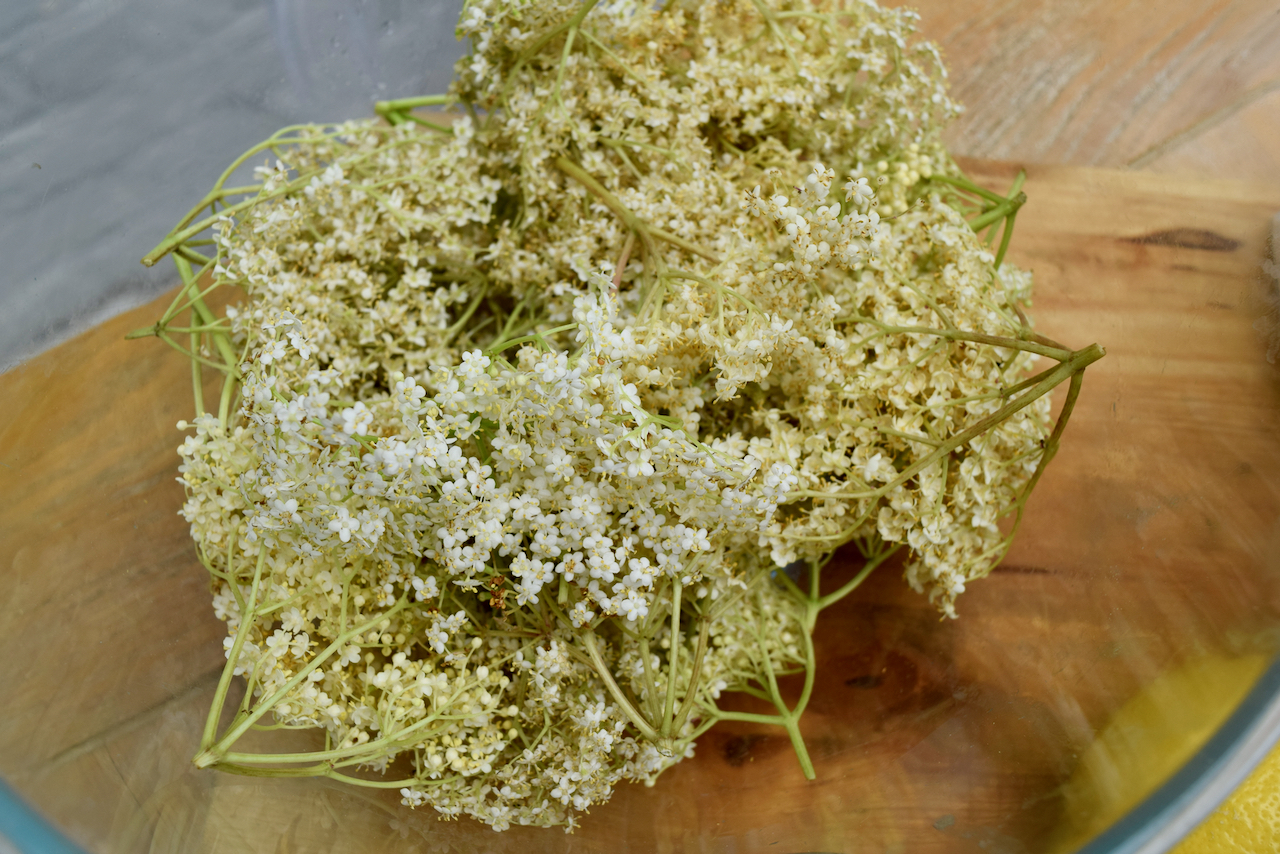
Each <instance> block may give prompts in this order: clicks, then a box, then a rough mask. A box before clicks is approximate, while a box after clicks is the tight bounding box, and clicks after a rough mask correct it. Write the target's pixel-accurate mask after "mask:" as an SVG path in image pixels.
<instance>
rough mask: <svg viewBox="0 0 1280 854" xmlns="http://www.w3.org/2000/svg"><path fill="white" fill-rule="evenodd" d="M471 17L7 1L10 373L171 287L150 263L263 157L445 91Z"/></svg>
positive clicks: (449, 1)
mask: <svg viewBox="0 0 1280 854" xmlns="http://www.w3.org/2000/svg"><path fill="white" fill-rule="evenodd" d="M461 6H462V3H461V0H0V369H5V368H7V367H9V366H11V365H12V364H14V362H15V361H17V360H20V359H21V358H23V357H25V356H29V355H31V354H32V353H34V352H38V351H39V350H41V349H44V348H45V347H47V346H49V345H51V344H53V343H55V342H56V341H59V340H62V339H64V338H66V337H69V336H70V335H72V334H75V333H76V332H78V331H80V330H82V329H85V328H87V327H89V326H91V325H93V324H94V323H97V322H99V321H101V320H102V319H104V318H105V317H107V316H109V315H111V314H115V313H117V312H119V311H122V310H124V309H126V308H130V307H132V306H134V305H138V304H140V303H142V302H145V301H146V300H148V299H150V298H152V297H154V296H155V295H156V294H158V293H159V292H161V291H163V290H164V289H166V288H167V287H169V286H170V285H171V284H172V282H173V280H174V272H173V267H172V264H170V263H168V262H162V263H161V264H158V265H157V266H156V267H155V268H153V269H151V270H147V269H145V268H143V267H142V266H141V264H139V263H138V259H139V258H141V257H142V256H143V255H144V254H145V253H146V252H147V251H148V250H150V249H151V247H152V246H154V245H155V244H156V243H158V242H159V240H160V239H161V238H162V237H163V236H164V235H165V233H166V232H168V230H169V228H170V227H172V225H173V224H174V223H175V222H176V220H177V219H178V218H179V217H180V216H181V215H182V214H183V213H185V212H186V211H187V210H188V209H189V208H190V207H191V205H192V204H194V203H195V202H196V201H198V200H199V198H200V197H201V196H202V195H203V194H204V193H205V192H206V191H207V190H208V189H209V186H210V185H211V184H212V182H213V181H214V180H215V179H216V177H217V176H218V174H219V173H221V171H222V170H223V169H224V168H225V166H226V165H227V164H228V163H229V162H230V161H231V160H232V159H234V158H235V157H236V156H237V155H239V154H240V153H242V152H243V151H244V150H246V149H247V148H249V147H250V146H251V145H253V144H254V143H256V142H258V141H260V140H261V139H263V138H264V137H266V136H268V135H270V134H271V133H272V132H274V131H275V130H277V129H278V128H280V127H282V126H284V125H288V124H294V123H297V122H318V121H339V120H344V119H350V118H358V117H361V116H369V115H372V102H373V101H374V100H378V99H383V98H396V97H406V96H409V95H418V94H430V93H436V92H443V91H444V90H445V88H446V87H447V86H448V82H449V78H450V74H451V68H452V64H453V62H454V60H455V59H456V58H457V57H459V56H461V55H462V53H463V52H464V46H463V45H461V44H459V43H458V42H457V41H455V39H454V22H455V21H456V19H457V16H458V12H459V10H460V9H461ZM35 164H39V166H38V167H37V166H36V165H35Z"/></svg>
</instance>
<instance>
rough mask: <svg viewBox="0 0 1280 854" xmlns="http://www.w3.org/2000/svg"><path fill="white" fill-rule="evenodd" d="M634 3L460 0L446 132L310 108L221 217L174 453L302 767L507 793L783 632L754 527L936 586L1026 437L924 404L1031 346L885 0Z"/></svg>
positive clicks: (561, 779) (489, 804)
mask: <svg viewBox="0 0 1280 854" xmlns="http://www.w3.org/2000/svg"><path fill="white" fill-rule="evenodd" d="M663 6H664V8H661V9H655V8H652V7H650V6H649V5H646V4H642V3H635V2H600V3H597V4H592V3H586V4H585V5H584V4H583V3H581V2H579V0H547V2H539V3H516V2H510V0H479V2H470V3H468V5H467V8H466V10H465V11H464V14H463V17H462V22H461V24H460V29H459V32H460V34H462V35H465V36H467V37H469V38H470V39H471V40H472V45H473V51H472V54H471V55H470V56H469V57H468V58H467V59H465V60H464V61H463V62H462V63H460V65H459V66H458V70H457V72H458V76H457V79H456V81H455V84H454V86H453V88H452V90H451V94H452V96H453V97H454V98H455V99H456V101H457V103H458V104H460V105H465V106H466V107H467V108H468V115H466V116H464V117H462V118H459V119H458V120H456V121H455V122H454V123H453V125H452V132H451V133H447V134H445V133H440V132H438V131H436V130H432V129H423V128H421V127H418V126H417V125H415V124H413V123H412V122H402V123H399V124H396V125H392V126H388V125H380V124H373V123H353V124H349V125H344V126H341V127H336V128H321V127H315V128H304V129H302V130H300V131H298V132H297V133H296V134H295V135H293V136H292V137H290V138H289V139H288V140H287V141H282V142H281V144H280V145H278V146H276V147H275V149H274V150H275V154H276V156H277V157H278V159H277V161H276V164H275V165H274V166H267V167H263V168H262V169H261V170H259V177H260V179H261V181H262V187H261V190H260V192H259V194H258V196H257V200H256V202H255V203H254V204H252V205H251V206H247V207H246V208H244V209H243V210H240V212H239V213H238V215H237V216H236V217H235V218H230V217H228V218H226V219H224V221H223V222H221V223H220V226H219V228H218V229H217V233H216V240H215V246H216V250H217V257H216V263H214V264H213V265H212V271H213V275H214V277H215V281H216V282H217V283H219V284H224V285H234V286H237V287H240V288H242V289H243V290H244V291H245V292H246V293H247V294H248V295H249V297H250V300H249V302H248V303H247V305H245V306H241V307H238V308H231V309H228V312H227V314H228V317H229V319H230V328H231V330H232V335H231V338H230V343H231V344H232V345H234V347H235V348H238V350H237V352H240V353H242V354H244V355H243V357H242V358H243V363H242V364H237V365H235V366H234V368H235V370H236V372H237V374H238V381H239V384H240V385H239V395H240V397H239V400H240V407H239V411H238V415H234V416H233V417H230V418H226V419H224V420H220V419H219V418H218V417H215V416H213V415H211V414H208V415H202V416H201V417H199V418H197V419H196V420H195V422H194V425H193V426H194V427H195V434H194V435H193V436H191V437H190V438H188V439H187V441H186V442H185V444H184V445H183V446H182V448H181V449H180V453H181V454H182V456H183V459H184V462H183V466H182V479H183V482H184V483H185V484H186V487H187V489H188V495H189V497H188V500H187V503H186V505H185V507H184V510H183V512H184V515H185V517H186V518H187V519H188V520H189V521H190V523H191V526H192V531H193V535H194V537H195V539H196V541H197V543H198V544H199V547H200V550H201V553H202V557H203V559H204V560H205V562H206V564H207V565H208V566H209V568H210V570H211V572H212V573H213V576H214V586H215V595H214V604H215V610H216V612H217V614H218V616H219V617H220V618H222V619H224V620H226V621H227V625H228V629H229V632H230V635H231V637H229V638H228V642H227V652H228V656H231V655H232V654H234V655H235V656H236V660H235V661H234V662H232V663H231V666H232V667H234V668H235V671H236V672H237V673H238V674H242V675H244V676H245V677H246V678H247V679H248V680H249V683H250V687H251V691H252V693H253V696H255V697H257V698H258V699H259V701H261V702H262V703H264V704H267V705H269V706H270V707H271V709H272V711H273V712H274V713H275V715H276V717H277V718H278V719H279V720H281V721H282V722H286V723H290V724H297V725H303V724H309V725H314V726H319V727H322V728H324V729H325V730H326V732H327V739H328V741H327V743H328V744H330V745H332V746H333V750H334V753H332V754H331V755H332V757H333V759H332V763H331V765H330V766H327V767H326V773H330V771H331V770H332V769H336V768H340V767H345V766H350V765H364V766H371V767H374V768H378V769H385V768H386V767H387V765H388V763H389V762H390V761H391V760H392V759H394V758H395V757H396V756H397V755H400V754H406V755H408V756H410V757H411V758H412V761H413V767H414V775H413V777H412V778H411V779H409V780H406V781H405V786H404V789H403V792H402V794H403V797H404V799H405V802H406V803H409V804H412V805H428V804H429V805H430V806H432V807H434V808H435V809H436V810H437V811H439V812H440V813H441V814H442V815H443V816H446V817H454V816H459V815H468V816H472V817H475V818H477V819H479V820H481V821H483V822H485V823H487V824H490V825H492V826H493V827H495V828H496V829H502V828H505V827H507V826H509V825H511V824H537V825H557V824H558V825H567V826H569V827H572V826H573V823H574V822H575V821H576V818H575V815H576V814H577V813H578V812H581V811H584V810H586V809H587V808H588V807H589V806H590V805H591V804H593V803H598V802H600V801H603V800H605V799H607V798H608V797H609V794H610V792H611V790H612V787H613V786H614V785H615V784H616V783H617V782H618V781H620V780H624V779H632V780H643V781H646V782H649V783H651V782H652V781H653V780H654V778H655V777H656V776H657V775H658V774H659V773H660V772H661V771H662V770H664V769H665V768H666V767H669V766H670V765H671V764H673V763H674V762H677V761H679V760H680V759H681V758H682V757H684V756H686V755H689V754H690V753H691V751H692V747H693V739H694V738H695V737H696V736H697V735H698V734H699V733H700V732H702V731H703V730H705V728H706V727H707V726H710V725H711V724H713V723H714V722H715V721H716V720H717V719H718V714H719V713H718V710H717V706H716V700H717V699H718V698H719V696H720V694H721V692H722V691H726V690H738V689H742V688H745V687H748V686H752V685H765V684H766V677H767V678H768V679H772V674H773V673H774V672H782V671H786V670H790V669H795V668H803V667H812V664H813V662H812V647H811V644H807V638H808V633H809V632H810V631H811V630H812V617H813V615H814V614H815V613H816V607H817V603H816V602H810V601H807V600H803V599H797V597H796V596H795V595H793V594H794V593H795V592H796V591H795V588H794V587H792V588H790V589H788V587H786V586H785V581H784V578H783V577H779V576H780V574H779V573H778V572H777V570H778V568H779V567H782V566H786V565H788V564H791V563H793V562H795V561H806V562H808V563H809V564H810V565H812V566H815V567H816V566H820V565H821V563H822V562H824V561H825V560H826V559H827V558H828V557H829V556H830V554H831V553H832V552H833V551H834V550H835V549H836V548H838V547H839V546H841V545H842V544H844V543H848V542H850V541H858V542H859V543H860V544H861V545H863V546H864V548H866V549H868V550H870V551H874V550H877V549H879V548H880V547H882V546H884V545H885V544H894V543H899V544H903V545H905V546H906V547H907V548H908V549H909V551H910V554H911V557H910V558H909V561H908V563H907V569H906V574H907V578H908V580H909V581H910V583H911V584H912V585H913V586H914V587H916V588H917V589H919V590H922V591H927V592H928V593H929V595H930V596H931V597H933V598H934V599H936V600H937V601H938V604H939V607H940V608H941V609H942V610H943V611H944V612H945V613H947V614H949V615H954V600H955V596H956V595H957V594H958V593H960V592H962V591H963V590H964V587H965V584H966V583H967V582H969V581H971V580H972V579H974V578H976V577H979V576H981V575H984V574H985V573H986V572H988V571H989V570H990V568H991V567H992V566H993V565H994V563H995V562H996V561H997V560H998V559H999V556H1000V555H1001V554H1002V552H1003V549H1004V547H1005V544H1006V538H1005V537H1004V535H1003V534H1002V533H1001V531H1000V528H999V527H998V524H997V523H998V521H999V519H1000V518H1001V517H1002V516H1003V515H1004V514H1006V513H1008V512H1009V510H1010V509H1011V508H1014V507H1016V506H1018V505H1019V503H1020V501H1022V500H1023V497H1024V489H1025V487H1026V485H1027V483H1028V482H1029V480H1030V478H1031V475H1032V473H1033V472H1034V470H1035V468H1036V465H1037V463H1038V462H1039V459H1040V457H1041V451H1042V448H1043V440H1044V438H1045V436H1046V435H1047V431H1046V418H1047V398H1042V399H1040V400H1038V401H1036V402H1035V403H1033V404H1031V405H1030V406H1027V407H1025V408H1023V409H1022V410H1020V411H1019V412H1017V413H1015V414H1013V415H1011V417H1008V418H1006V419H1003V420H1001V421H1000V422H999V423H997V424H994V425H992V426H990V427H989V428H987V429H983V430H981V431H980V432H978V434H977V435H975V436H974V437H973V438H971V439H970V440H968V441H964V442H952V443H951V444H950V445H949V444H948V442H951V441H952V440H953V439H954V437H957V436H961V434H963V433H965V431H966V430H971V428H973V427H974V425H979V424H980V423H982V422H983V419H984V418H987V417H988V416H990V415H991V414H992V413H994V412H996V411H997V410H999V409H1000V407H1001V406H1002V405H1003V404H1004V403H1005V402H1006V401H1007V396H1008V391H1007V390H1008V389H1009V388H1011V387H1014V386H1016V385H1017V384H1018V383H1019V382H1020V381H1021V379H1022V377H1023V375H1024V374H1025V372H1026V369H1027V367H1028V365H1029V357H1028V354H1027V353H1026V352H1024V351H1021V350H1016V349H1007V348H1003V347H1000V346H995V345H993V344H991V343H984V340H983V336H986V337H987V338H1000V337H1001V336H1004V337H1005V338H1017V337H1019V336H1020V335H1022V334H1023V333H1024V332H1025V331H1026V330H1025V328H1024V326H1023V323H1022V321H1021V319H1020V317H1019V316H1018V308H1017V304H1018V303H1019V302H1026V301H1027V299H1028V296H1029V279H1028V277H1027V276H1026V275H1025V274H1023V273H1020V272H1018V271H1015V270H1012V269H1010V268H1009V267H1007V266H1003V267H1000V268H999V269H997V268H996V265H995V259H994V257H993V255H992V254H991V253H990V252H989V251H988V250H987V248H986V247H985V246H984V244H983V243H982V242H981V241H980V240H979V239H978V238H977V237H976V236H975V234H974V233H973V230H972V229H971V228H970V226H969V225H968V224H967V223H966V221H965V220H964V219H963V218H962V217H961V215H960V214H959V213H957V212H956V211H955V210H954V209H953V208H952V207H950V206H949V205H948V204H947V203H945V200H944V198H943V197H941V196H940V195H939V194H938V192H937V190H938V186H937V185H936V184H933V183H930V181H929V179H930V177H931V176H934V175H954V174H955V168H954V166H953V165H952V164H951V162H950V160H949V158H948V157H947V155H946V153H945V151H944V150H943V148H942V146H941V143H940V142H939V133H940V130H941V127H942V125H943V123H944V122H945V121H946V120H947V119H948V118H950V117H951V116H952V115H954V114H955V113H956V111H957V108H956V107H955V105H954V104H953V103H952V102H951V101H950V100H949V99H948V98H947V96H946V93H945V87H944V75H943V72H942V69H941V64H940V62H939V61H938V58H937V54H936V51H935V49H934V48H933V47H932V46H931V45H928V44H924V43H917V42H912V41H911V40H910V35H911V27H912V23H913V17H912V15H911V14H910V13H907V12H902V11H896V10H884V9H880V8H878V7H877V6H875V5H874V4H873V3H871V2H867V0H856V2H841V0H814V2H810V3H805V4H801V5H799V6H797V7H796V8H795V9H791V8H790V7H788V9H789V11H788V12H787V13H786V14H782V13H780V12H779V11H778V10H775V9H772V8H770V7H769V6H768V5H767V4H763V3H755V2H751V0H726V2H722V3H715V4H685V3H681V2H676V3H667V4H663ZM665 7H669V8H665ZM286 142H287V144H286ZM833 187H836V188H840V189H836V190H834V191H833ZM961 333H964V334H961ZM966 336H967V337H966ZM940 449H942V450H944V451H945V453H940ZM814 571H815V572H816V571H817V570H816V568H815V570H814ZM775 579H776V580H775ZM246 621H247V623H246ZM333 773H336V771H333Z"/></svg>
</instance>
